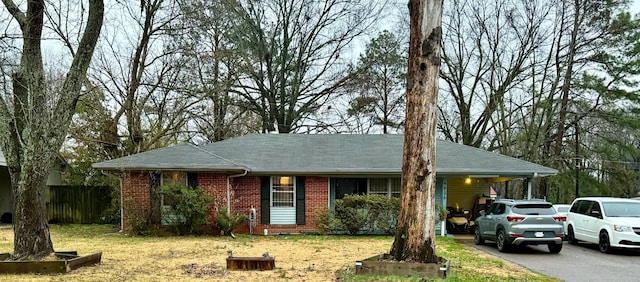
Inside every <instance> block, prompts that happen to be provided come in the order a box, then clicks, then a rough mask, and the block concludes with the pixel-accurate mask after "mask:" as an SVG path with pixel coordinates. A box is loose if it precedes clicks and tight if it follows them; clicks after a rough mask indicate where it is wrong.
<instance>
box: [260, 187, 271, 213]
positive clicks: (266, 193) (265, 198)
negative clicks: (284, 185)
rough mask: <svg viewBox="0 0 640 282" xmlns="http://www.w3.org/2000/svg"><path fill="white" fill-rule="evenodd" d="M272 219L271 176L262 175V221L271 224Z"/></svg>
mask: <svg viewBox="0 0 640 282" xmlns="http://www.w3.org/2000/svg"><path fill="white" fill-rule="evenodd" d="M270 220H271V177H269V176H262V177H260V222H261V223H262V224H269V221H270Z"/></svg>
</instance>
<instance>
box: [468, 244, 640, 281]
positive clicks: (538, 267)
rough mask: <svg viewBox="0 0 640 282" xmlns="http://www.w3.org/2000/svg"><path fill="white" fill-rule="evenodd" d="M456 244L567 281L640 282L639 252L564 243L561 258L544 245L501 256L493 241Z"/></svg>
mask: <svg viewBox="0 0 640 282" xmlns="http://www.w3.org/2000/svg"><path fill="white" fill-rule="evenodd" d="M457 241H459V242H461V243H464V244H468V245H471V246H474V247H476V248H478V249H479V250H482V251H484V252H487V253H489V254H492V255H495V256H497V257H500V258H503V259H505V260H508V261H511V262H514V263H516V264H519V265H522V266H524V267H526V268H528V269H531V270H533V271H536V272H539V273H542V274H544V275H547V276H550V277H554V278H558V279H561V280H564V281H613V280H615V281H638V279H639V277H640V267H638V266H639V265H640V251H633V250H616V251H614V253H613V254H603V253H601V252H600V251H599V250H598V247H597V245H595V244H585V243H581V244H579V245H577V246H574V245H570V244H568V243H566V242H565V243H564V246H563V247H562V251H561V252H560V253H559V254H550V253H549V251H548V250H547V246H544V245H540V246H528V247H522V248H515V249H514V250H513V251H512V252H510V253H500V252H498V250H497V249H496V245H495V243H494V242H491V241H487V242H486V244H485V245H480V246H476V245H474V244H473V239H471V240H469V239H463V240H457Z"/></svg>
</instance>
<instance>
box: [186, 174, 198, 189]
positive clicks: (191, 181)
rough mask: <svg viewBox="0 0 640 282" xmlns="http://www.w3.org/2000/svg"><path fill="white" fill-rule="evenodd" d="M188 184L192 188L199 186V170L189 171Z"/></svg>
mask: <svg viewBox="0 0 640 282" xmlns="http://www.w3.org/2000/svg"><path fill="white" fill-rule="evenodd" d="M187 185H188V186H189V187H191V188H196V187H198V173H197V172H189V173H187Z"/></svg>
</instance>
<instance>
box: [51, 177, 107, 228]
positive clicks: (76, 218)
mask: <svg viewBox="0 0 640 282" xmlns="http://www.w3.org/2000/svg"><path fill="white" fill-rule="evenodd" d="M110 204H111V188H109V187H108V186H50V187H49V203H48V204H47V209H48V212H49V222H50V223H73V224H90V223H101V222H102V221H101V216H102V213H103V212H104V210H105V209H107V208H108V207H109V205H110Z"/></svg>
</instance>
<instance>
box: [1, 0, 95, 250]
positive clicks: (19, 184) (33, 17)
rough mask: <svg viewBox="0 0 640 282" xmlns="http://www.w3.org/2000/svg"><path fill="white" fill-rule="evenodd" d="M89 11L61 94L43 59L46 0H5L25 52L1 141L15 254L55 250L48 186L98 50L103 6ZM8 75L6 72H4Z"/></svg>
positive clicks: (5, 108) (5, 101)
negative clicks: (52, 86) (21, 1)
mask: <svg viewBox="0 0 640 282" xmlns="http://www.w3.org/2000/svg"><path fill="white" fill-rule="evenodd" d="M88 2H89V11H88V16H87V20H86V25H85V26H84V29H83V32H82V36H81V38H80V39H79V42H77V45H76V46H77V47H76V48H77V49H76V51H75V52H74V54H73V61H72V62H71V65H70V67H69V69H68V71H67V73H66V77H65V79H64V82H63V84H62V87H61V89H60V91H59V92H56V93H51V92H50V91H47V85H46V80H45V70H44V66H43V59H42V39H43V38H42V37H43V29H44V18H45V10H46V9H47V7H46V5H45V2H44V1H43V0H30V1H28V3H27V7H26V12H25V11H23V8H24V7H20V6H18V5H16V3H14V2H13V1H12V0H2V3H3V4H4V6H5V8H6V9H7V11H8V12H9V13H10V14H11V15H12V16H13V19H14V20H15V21H16V22H17V24H18V25H19V28H20V39H21V40H22V50H21V57H20V63H19V65H18V66H17V67H16V68H15V69H14V70H13V73H12V77H11V80H12V85H11V86H10V87H5V88H4V89H5V90H9V89H10V90H9V91H10V93H4V95H3V96H2V97H1V98H2V103H0V141H1V142H0V143H1V145H2V151H3V153H4V155H5V158H6V159H7V167H8V168H9V173H10V175H11V186H12V190H13V195H14V212H15V214H14V223H13V225H14V231H15V233H14V234H15V235H14V253H13V256H14V257H16V258H26V257H29V256H31V257H42V256H46V255H48V254H50V253H51V252H53V243H52V242H51V237H50V233H49V225H48V222H47V218H48V217H47V210H46V202H45V198H44V188H45V183H46V180H47V176H48V173H49V168H50V166H51V164H52V163H53V160H54V159H55V158H56V157H57V156H58V150H59V149H60V147H61V145H62V142H63V141H64V138H65V136H66V134H67V130H68V128H69V123H70V122H71V118H72V116H73V113H74V112H75V107H76V103H77V101H78V99H79V97H80V95H81V94H82V85H83V82H84V81H85V76H86V72H87V69H88V67H89V64H90V62H91V57H92V56H93V52H94V48H95V46H96V43H97V41H98V37H99V35H100V31H101V28H102V21H103V13H104V4H103V2H102V0H89V1H88ZM3 75H6V74H4V73H3Z"/></svg>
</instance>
